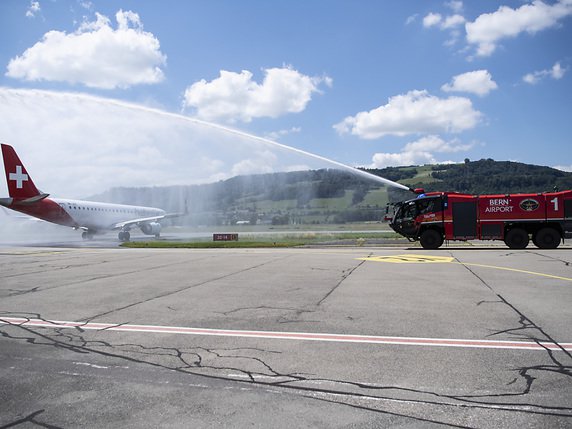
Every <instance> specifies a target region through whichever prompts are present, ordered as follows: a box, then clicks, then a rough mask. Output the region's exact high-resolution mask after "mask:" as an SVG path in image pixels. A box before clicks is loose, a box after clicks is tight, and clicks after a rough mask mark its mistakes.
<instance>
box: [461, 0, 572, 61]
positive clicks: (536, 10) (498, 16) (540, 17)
mask: <svg viewBox="0 0 572 429" xmlns="http://www.w3.org/2000/svg"><path fill="white" fill-rule="evenodd" d="M571 14H572V1H571V0H560V1H557V2H556V3H554V4H546V3H544V2H542V1H540V0H535V1H533V2H532V3H531V4H525V5H522V6H521V7H519V8H518V9H512V8H510V7H508V6H501V7H499V9H498V10H497V11H496V12H492V13H484V14H482V15H480V16H479V17H477V19H476V20H475V21H474V22H467V23H466V24H465V30H466V32H467V42H468V43H469V44H471V45H476V53H477V55H478V56H483V57H484V56H489V55H491V54H492V53H493V52H494V51H495V49H496V47H497V43H498V42H499V41H500V40H502V39H505V38H510V37H516V36H518V35H519V34H521V33H523V32H526V33H529V34H535V33H537V32H539V31H542V30H545V29H547V28H551V27H555V26H556V25H558V21H559V20H560V19H562V18H564V17H566V16H568V15H571Z"/></svg>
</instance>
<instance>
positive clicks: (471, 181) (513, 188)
mask: <svg viewBox="0 0 572 429" xmlns="http://www.w3.org/2000/svg"><path fill="white" fill-rule="evenodd" d="M364 170H365V171H368V172H370V173H372V174H376V175H379V176H383V177H388V176H387V175H391V176H392V177H395V178H397V181H398V182H399V183H402V184H404V185H407V186H409V187H412V188H415V187H422V188H424V189H425V190H426V191H454V192H463V193H468V194H495V193H498V194H506V193H516V192H543V191H552V190H553V189H554V188H555V187H556V188H558V189H561V190H563V189H572V173H568V172H564V171H560V170H557V169H555V168H551V167H542V166H538V165H530V164H523V163H520V162H512V161H494V160H492V159H481V160H480V161H469V160H466V162H465V163H462V164H440V165H424V166H422V167H391V168H385V169H371V170H370V169H364ZM388 178H390V179H391V177H388ZM391 180H394V179H391Z"/></svg>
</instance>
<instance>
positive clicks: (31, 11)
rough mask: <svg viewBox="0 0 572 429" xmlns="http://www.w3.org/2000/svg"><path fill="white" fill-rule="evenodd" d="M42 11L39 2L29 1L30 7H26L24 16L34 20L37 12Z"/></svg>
mask: <svg viewBox="0 0 572 429" xmlns="http://www.w3.org/2000/svg"><path fill="white" fill-rule="evenodd" d="M41 10H42V9H41V7H40V2H39V1H31V2H30V7H28V10H26V16H27V17H28V18H34V17H35V16H36V14H37V13H38V12H40V11H41Z"/></svg>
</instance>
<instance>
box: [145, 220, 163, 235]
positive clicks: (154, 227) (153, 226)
mask: <svg viewBox="0 0 572 429" xmlns="http://www.w3.org/2000/svg"><path fill="white" fill-rule="evenodd" d="M140 228H141V231H142V232H143V234H146V235H154V236H156V237H158V236H159V234H161V224H160V223H159V222H149V223H144V224H143V225H141V227H140Z"/></svg>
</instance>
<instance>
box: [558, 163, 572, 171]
mask: <svg viewBox="0 0 572 429" xmlns="http://www.w3.org/2000/svg"><path fill="white" fill-rule="evenodd" d="M554 168H556V169H557V170H561V171H567V172H572V165H555V166H554Z"/></svg>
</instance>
